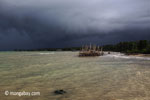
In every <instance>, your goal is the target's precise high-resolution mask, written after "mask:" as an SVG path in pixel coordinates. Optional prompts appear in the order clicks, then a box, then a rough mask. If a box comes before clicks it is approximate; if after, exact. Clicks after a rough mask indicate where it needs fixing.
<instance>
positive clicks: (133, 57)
mask: <svg viewBox="0 0 150 100" xmlns="http://www.w3.org/2000/svg"><path fill="white" fill-rule="evenodd" d="M104 57H112V58H123V59H139V60H150V57H137V56H127V55H125V54H123V53H116V52H113V53H111V54H105V56H104Z"/></svg>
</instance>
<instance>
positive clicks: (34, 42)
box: [0, 0, 150, 50]
mask: <svg viewBox="0 0 150 100" xmlns="http://www.w3.org/2000/svg"><path fill="white" fill-rule="evenodd" d="M141 39H149V40H150V0H0V50H13V49H23V48H25V49H32V48H53V47H70V46H80V45H82V44H89V43H93V44H99V45H103V44H111V43H117V42H119V41H132V40H141Z"/></svg>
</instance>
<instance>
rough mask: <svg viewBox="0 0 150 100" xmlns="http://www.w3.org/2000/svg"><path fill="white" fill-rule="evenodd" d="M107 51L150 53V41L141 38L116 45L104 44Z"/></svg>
mask: <svg viewBox="0 0 150 100" xmlns="http://www.w3.org/2000/svg"><path fill="white" fill-rule="evenodd" d="M103 49H104V50H105V51H116V52H123V53H143V54H150V41H148V40H139V41H130V42H120V43H118V44H115V45H104V46H103Z"/></svg>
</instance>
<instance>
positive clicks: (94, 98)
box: [0, 52, 150, 100]
mask: <svg viewBox="0 0 150 100" xmlns="http://www.w3.org/2000/svg"><path fill="white" fill-rule="evenodd" d="M77 55H78V52H0V98H1V99H2V100H150V60H149V59H147V58H144V57H143V58H140V59H139V58H136V57H129V56H125V55H120V54H117V53H116V54H111V55H105V56H102V57H88V58H86V57H84V58H80V57H78V56H77ZM59 89H63V90H65V91H66V93H65V94H63V95H55V94H54V93H53V92H54V91H55V90H59ZM6 90H7V91H16V92H19V91H20V92H21V91H28V92H33V91H39V92H40V93H41V94H40V96H21V97H19V96H10V95H8V96H6V95H5V94H4V92H5V91H6Z"/></svg>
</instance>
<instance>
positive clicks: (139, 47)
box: [14, 40, 150, 54]
mask: <svg viewBox="0 0 150 100" xmlns="http://www.w3.org/2000/svg"><path fill="white" fill-rule="evenodd" d="M79 50H81V47H70V48H42V49H15V50H14V51H79ZM103 50H104V51H115V52H123V53H132V54H133V53H144V54H150V41H148V40H140V41H130V42H120V43H118V44H114V45H112V44H110V45H104V46H103Z"/></svg>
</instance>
